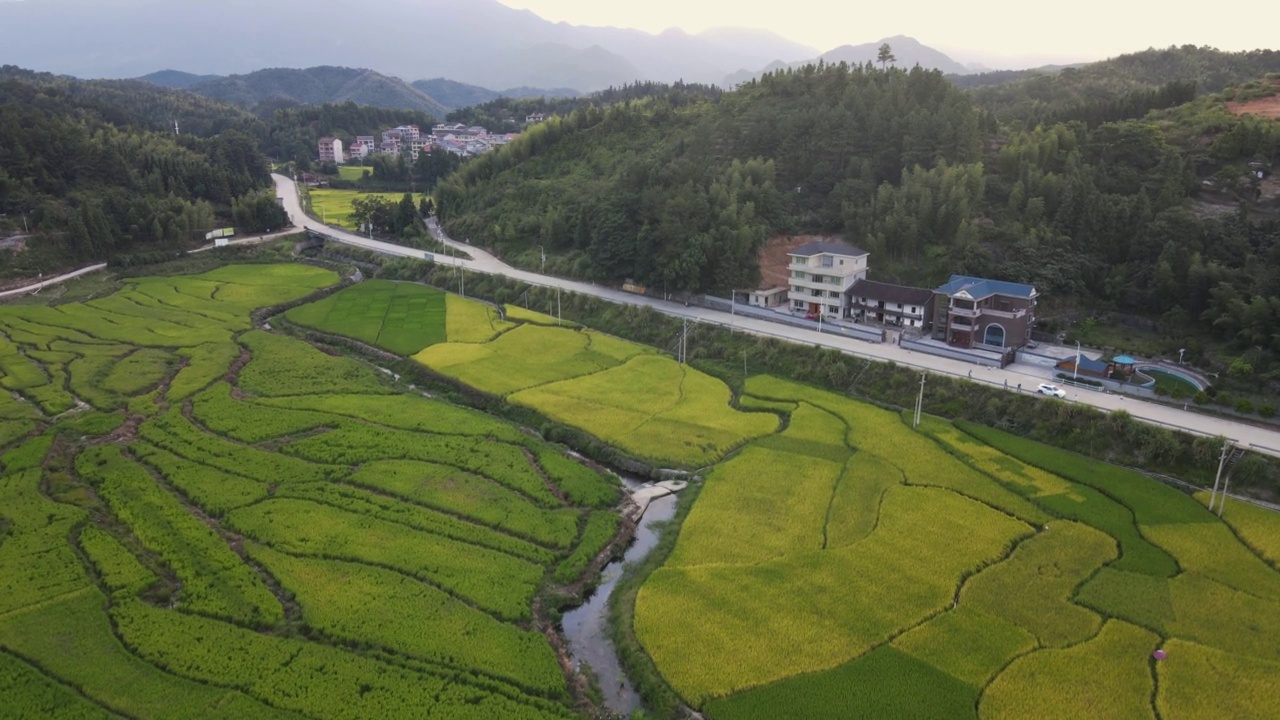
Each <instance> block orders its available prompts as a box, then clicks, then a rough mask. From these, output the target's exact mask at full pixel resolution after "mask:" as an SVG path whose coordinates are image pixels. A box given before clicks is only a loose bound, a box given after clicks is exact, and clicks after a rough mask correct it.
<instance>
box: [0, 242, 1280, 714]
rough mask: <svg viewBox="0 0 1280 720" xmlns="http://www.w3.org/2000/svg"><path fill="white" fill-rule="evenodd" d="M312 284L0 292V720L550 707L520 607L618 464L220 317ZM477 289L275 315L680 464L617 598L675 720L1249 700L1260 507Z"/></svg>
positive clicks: (1211, 704) (258, 276) (1190, 710)
mask: <svg viewBox="0 0 1280 720" xmlns="http://www.w3.org/2000/svg"><path fill="white" fill-rule="evenodd" d="M336 281H337V278H336V276H335V275H334V274H332V273H329V272H327V271H323V270H317V269H315V268H311V267H304V266H293V265H277V266H263V265H254V266H247V267H243V266H242V267H237V266H228V267H224V268H220V269H219V270H216V271H213V272H209V273H205V274H203V275H195V276H184V277H168V278H141V279H136V280H131V281H129V283H128V285H127V287H126V289H124V290H123V291H121V292H119V293H117V294H115V295H112V296H110V297H105V298H100V299H96V300H93V301H90V302H85V303H69V304H64V305H60V306H56V307H44V306H23V307H17V306H14V307H3V306H0V388H3V392H0V697H3V698H4V702H3V704H2V705H3V707H0V715H14V716H17V717H60V718H61V717H68V718H69V717H121V716H123V717H136V718H171V717H172V718H192V717H200V718H205V717H209V718H222V717H225V718H237V719H239V718H258V717H289V718H366V717H388V718H391V717H424V716H425V717H441V718H449V719H451V720H452V719H453V718H461V719H462V720H468V719H470V718H476V719H480V718H515V719H516V720H520V719H522V718H573V717H581V715H580V709H579V708H578V707H576V706H575V705H574V704H573V694H571V692H570V686H569V685H568V683H569V682H570V680H571V679H573V681H575V682H576V677H575V675H574V673H573V670H572V668H569V667H566V666H565V663H563V662H562V660H561V658H560V656H559V655H558V653H557V652H556V650H555V648H554V647H553V645H552V643H551V639H550V638H549V636H548V634H546V632H545V630H546V627H547V625H548V624H549V622H550V620H549V618H548V617H547V615H546V614H544V613H542V611H541V610H540V609H539V608H540V605H539V599H540V598H541V599H543V601H545V599H546V598H547V597H549V593H553V592H554V591H555V589H556V588H558V587H559V586H562V585H565V584H569V583H573V582H575V581H577V580H578V579H580V578H581V577H582V575H583V573H584V572H585V571H586V569H587V567H588V566H589V564H590V562H591V560H592V559H593V558H595V557H597V556H598V554H599V553H600V551H601V550H602V549H603V548H605V547H606V546H607V545H608V544H609V543H610V541H611V540H612V539H613V538H614V537H615V535H616V533H617V531H618V528H619V525H620V520H619V517H618V515H617V513H616V510H615V509H614V508H615V506H616V503H617V501H618V497H619V495H618V489H617V488H616V487H615V486H613V484H612V483H611V482H609V481H608V480H606V479H605V478H604V477H602V476H601V475H600V474H598V473H596V472H595V471H594V470H592V469H590V468H588V467H587V466H585V465H582V464H580V463H578V462H576V461H575V460H574V459H572V458H570V457H568V456H566V455H565V454H562V452H561V450H560V449H558V448H557V447H555V446H552V445H549V444H547V443H545V442H542V441H541V440H539V439H537V438H536V437H533V436H530V435H528V434H527V433H525V432H523V431H521V430H520V429H519V428H516V427H514V426H511V425H508V424H506V423H503V422H500V421H497V420H495V419H493V418H492V417H489V416H487V415H484V414H482V413H479V412H476V411H474V410H470V409H466V408H461V407H457V406H453V405H449V404H446V403H443V402H439V401H436V400H432V399H428V398H425V397H423V396H422V395H420V394H412V393H407V392H404V391H403V390H401V389H400V388H399V387H397V386H395V385H394V384H391V383H390V382H389V381H388V379H387V377H386V376H385V375H383V374H382V373H378V372H376V371H374V370H373V369H371V368H370V367H369V366H367V365H366V364H363V363H361V362H358V361H356V360H354V359H351V358H347V357H342V356H336V355H331V354H327V353H325V352H321V351H320V350H318V349H317V348H316V347H314V346H312V345H309V344H307V343H304V342H302V341H300V340H297V339H294V338H292V337H289V336H287V335H282V334H279V333H273V332H268V331H265V330H262V329H254V328H252V327H251V326H250V322H249V312H250V311H251V310H253V309H254V308H257V307H261V306H266V305H275V304H279V303H285V302H290V301H294V300H297V299H299V298H302V297H305V296H307V295H309V294H311V293H313V292H315V291H316V290H319V289H322V288H325V287H328V286H330V285H332V284H333V283H335V282H336ZM504 310H506V311H505V312H500V311H499V310H498V309H497V308H494V307H491V306H488V305H485V304H483V303H478V302H474V301H469V300H463V299H462V298H457V297H455V296H447V295H445V294H443V293H440V292H438V291H435V290H432V289H429V288H425V287H422V286H417V285H411V284H405V283H383V282H378V281H371V282H366V283H361V284H359V285H356V286H354V287H351V288H347V289H344V290H343V291H341V292H338V293H335V294H332V295H329V296H327V297H326V298H324V299H323V300H321V301H319V302H316V303H312V304H310V305H302V306H298V307H296V308H294V309H293V310H292V311H290V313H289V319H290V320H291V321H293V322H294V323H297V324H299V325H304V326H308V327H313V328H316V329H319V330H321V331H324V332H328V333H334V334H340V335H346V336H349V337H353V338H357V339H360V340H362V341H364V342H367V343H369V344H372V345H377V346H380V347H383V348H384V349H387V350H390V351H392V352H396V353H400V354H405V355H408V354H414V357H415V358H416V359H417V360H418V361H419V362H422V363H423V364H425V365H427V366H428V367H430V368H432V369H433V370H435V371H437V372H440V373H442V374H444V375H447V376H449V377H452V378H454V379H456V380H458V381H460V382H463V383H466V384H468V385H471V386H473V387H475V388H478V389H480V390H483V391H485V392H488V393H491V394H493V395H497V396H501V397H503V398H504V399H506V400H507V401H509V402H511V403H515V404H520V405H524V406H527V407H530V408H533V409H535V410H537V411H539V412H541V413H543V414H544V415H546V416H548V417H550V418H552V419H554V420H556V421H558V422H561V423H564V424H566V425H571V426H573V427H576V428H579V429H581V430H584V431H586V432H588V433H591V434H593V435H595V436H596V437H598V438H600V439H601V440H603V441H605V442H608V443H610V444H612V445H614V446H615V447H617V448H619V449H621V450H623V451H625V452H626V453H627V454H629V455H632V456H634V457H637V458H642V459H646V460H648V461H650V462H653V463H670V464H675V465H683V466H686V467H703V466H710V467H709V469H707V470H706V471H705V473H704V476H705V480H703V487H702V488H701V490H700V492H699V494H698V497H697V500H696V502H695V503H694V505H693V506H692V509H691V511H690V512H689V515H688V517H687V518H686V519H685V520H684V522H683V524H682V526H681V528H680V535H679V537H678V539H677V540H676V542H675V545H674V548H673V549H672V550H671V551H670V554H669V555H668V556H667V557H666V559H665V562H664V564H663V565H662V566H661V567H660V568H658V569H657V570H655V571H654V572H652V573H651V574H650V575H649V577H648V578H647V579H646V581H645V582H644V584H643V585H642V586H641V588H640V590H639V592H638V594H637V595H636V604H635V614H634V630H635V633H636V635H637V637H638V638H639V639H640V641H641V643H642V645H643V647H644V649H645V650H646V651H647V652H648V654H649V655H650V658H651V659H652V661H653V662H654V664H655V666H656V668H657V669H658V671H659V672H660V673H661V675H662V676H663V678H664V679H665V680H666V681H667V683H668V684H669V685H670V686H671V687H672V688H673V689H674V690H675V691H676V692H677V693H678V694H679V695H680V696H681V697H682V698H683V699H684V700H685V701H686V702H687V703H688V704H689V705H691V706H693V707H695V708H697V709H698V710H699V711H700V712H701V713H702V714H703V715H704V716H705V717H707V718H708V719H709V720H738V719H751V718H761V719H765V718H768V719H769V720H773V719H774V718H801V719H803V718H833V717H839V718H846V717H847V718H876V719H881V718H884V719H887V720H895V719H899V718H903V719H905V718H947V719H950V718H966V717H967V718H975V719H979V718H980V719H981V720H1003V719H1004V718H1024V717H1037V718H1042V717H1047V718H1157V717H1159V718H1165V719H1177V720H1211V719H1216V718H1220V717H1230V718H1233V719H1236V718H1240V719H1244V720H1249V719H1252V718H1258V719H1263V718H1266V719H1269V718H1272V717H1274V716H1275V708H1276V707H1280V643H1277V641H1276V639H1277V638H1280V514H1276V513H1271V512H1268V511H1265V510H1262V509H1259V508H1257V507H1254V506H1249V505H1243V504H1239V503H1235V502H1231V503H1228V506H1227V509H1226V513H1225V515H1224V518H1223V519H1221V520H1220V519H1218V518H1217V517H1216V516H1215V515H1212V514H1210V513H1209V512H1207V510H1206V509H1205V508H1204V506H1203V498H1202V497H1192V496H1189V495H1186V494H1183V493H1182V492H1180V491H1178V490H1175V489H1172V488H1170V487H1168V486H1165V485H1162V484H1159V483H1157V482H1155V481H1153V480H1151V479H1149V478H1147V477H1145V476H1143V475H1140V474H1138V473H1135V472H1132V471H1129V470H1125V469H1122V468H1117V467H1114V466H1109V465H1105V464H1101V463H1097V462H1094V461H1091V460H1086V459H1084V458H1081V457H1078V456H1075V455H1071V454H1069V453H1065V452H1062V451H1058V450H1055V449H1052V448H1048V447H1046V446H1043V445H1038V444H1036V443H1034V442H1030V441H1027V440H1025V439H1023V438H1020V437H1014V436H1010V435H1007V434H1004V433H1001V432H999V431H995V430H991V429H989V428H984V427H979V426H973V425H969V424H965V423H957V424H951V423H947V422H945V421H942V420H939V419H936V418H926V419H925V421H924V422H923V423H922V424H921V426H920V427H919V428H918V429H913V428H911V427H909V426H908V425H907V424H906V423H905V422H904V420H903V418H902V417H901V416H900V415H898V414H895V413H893V412H890V411H886V410H883V409H880V408H876V407H873V406H870V405H866V404H863V403H859V402H856V401H853V400H850V399H848V398H845V397H842V396H839V395H835V394H832V393H828V392H823V391H820V390H817V389H814V388H812V387H808V386H804V385H800V384H797V383H794V382H790V381H787V380H782V379H778V378H771V377H754V378H750V379H749V380H748V381H747V382H746V385H745V394H744V395H743V396H742V397H740V398H738V399H736V401H735V400H734V399H733V398H732V397H731V395H730V391H729V389H728V387H727V386H725V385H724V384H723V383H721V382H720V381H718V380H716V379H714V378H711V377H709V376H707V375H704V374H702V373H699V372H697V371H695V370H693V369H692V368H689V367H687V366H681V365H679V364H677V363H675V362H674V361H673V360H671V359H670V358H668V357H666V356H664V355H661V354H659V353H657V352H656V351H653V350H652V349H649V348H645V347H642V346H639V345H635V344H632V343H628V342H624V341H621V340H619V339H617V338H613V337H609V336H606V335H603V334H600V333H597V332H594V331H591V330H588V329H583V328H579V327H574V326H567V325H557V324H556V323H555V321H554V319H551V318H548V317H546V316H542V315H539V314H537V313H530V312H527V311H523V312H516V311H512V310H510V309H504ZM735 405H736V407H735ZM780 416H781V417H780ZM783 418H785V422H784V421H783ZM1157 649H1160V650H1162V651H1164V653H1165V658H1164V659H1163V660H1155V659H1154V658H1153V655H1152V654H1153V652H1154V651H1155V650H1157Z"/></svg>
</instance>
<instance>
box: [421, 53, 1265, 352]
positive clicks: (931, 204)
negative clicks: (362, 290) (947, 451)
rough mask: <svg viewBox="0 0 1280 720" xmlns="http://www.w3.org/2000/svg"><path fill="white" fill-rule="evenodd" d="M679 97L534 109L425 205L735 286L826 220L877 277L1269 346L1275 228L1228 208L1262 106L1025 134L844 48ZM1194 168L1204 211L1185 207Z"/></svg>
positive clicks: (515, 234) (522, 236) (648, 280)
mask: <svg viewBox="0 0 1280 720" xmlns="http://www.w3.org/2000/svg"><path fill="white" fill-rule="evenodd" d="M686 100H687V102H685V104H683V105H680V106H675V105H673V104H672V103H671V102H669V101H668V100H667V99H666V98H665V97H664V96H663V95H662V94H657V95H654V96H652V97H650V98H647V99H642V100H633V101H631V102H623V103H619V104H615V105H612V106H610V107H608V108H605V109H597V108H591V109H585V110H584V109H579V110H575V111H573V112H571V113H570V114H569V115H568V116H567V117H564V118H561V119H556V120H553V121H550V122H547V123H545V124H542V125H540V126H537V127H535V128H533V129H532V130H530V131H529V132H527V133H526V134H525V136H524V137H522V138H521V139H520V140H519V141H517V142H515V143H512V144H511V145H510V146H508V147H506V148H505V149H503V150H502V151H501V152H497V153H491V154H489V155H486V156H483V157H481V158H478V159H477V160H475V161H472V162H471V163H469V164H467V165H466V166H464V167H463V168H462V169H461V170H460V171H459V172H458V173H456V174H455V175H454V176H453V177H452V178H450V179H449V180H447V181H445V182H444V183H442V184H441V185H440V186H439V187H438V188H437V193H436V194H437V198H436V199H437V207H438V208H439V212H440V215H441V217H442V219H443V221H444V223H445V225H446V227H447V228H448V229H449V230H450V231H451V232H452V233H453V234H454V235H455V236H462V237H468V238H470V240H471V242H473V243H482V244H485V245H491V246H494V247H496V248H497V249H498V250H499V251H500V252H501V253H502V254H504V255H505V256H506V257H507V258H508V259H510V260H513V261H515V262H517V263H520V262H523V263H526V264H535V263H536V262H537V258H538V250H537V246H538V245H543V246H545V247H546V249H547V252H548V255H549V260H548V265H547V267H548V269H552V268H553V267H554V269H555V270H556V271H558V272H562V273H572V274H576V275H582V276H588V277H592V278H596V279H601V280H609V281H620V280H622V279H624V278H632V279H635V280H637V281H639V282H641V283H644V284H647V285H651V286H659V287H661V286H664V285H665V286H666V287H667V288H668V289H669V290H694V291H699V290H718V291H721V292H723V291H725V290H727V289H730V288H741V287H746V286H750V285H752V284H753V283H754V281H755V278H756V273H757V268H756V251H757V250H758V248H759V247H760V244H761V243H762V242H764V240H765V238H766V237H768V236H769V235H770V234H771V233H775V232H784V233H800V232H821V233H835V234H840V235H843V236H844V237H845V238H847V239H848V240H849V241H850V242H852V243H854V244H856V245H858V246H860V247H864V248H866V249H867V250H869V251H870V252H871V265H872V273H873V275H874V277H875V278H876V279H879V280H899V281H904V282H910V283H920V284H925V285H929V284H933V283H936V282H938V281H940V280H941V279H943V278H945V277H946V276H947V275H948V274H950V273H970V274H975V275H985V276H992V277H998V278H1004V279H1008V280H1015V281H1023V282H1031V283H1035V284H1036V285H1037V286H1038V287H1039V288H1040V289H1041V291H1042V292H1043V293H1044V294H1045V296H1046V297H1047V298H1052V299H1053V301H1054V302H1057V303H1059V304H1061V303H1064V301H1068V300H1071V299H1074V301H1076V302H1079V303H1081V304H1086V305H1087V306H1090V307H1094V308H1099V309H1107V308H1112V309H1116V308H1118V309H1123V310H1125V311H1127V312H1138V313H1143V314H1147V315H1149V316H1152V317H1157V318H1164V320H1165V321H1166V322H1167V323H1168V324H1169V327H1170V328H1171V329H1170V330H1169V332H1170V333H1173V332H1184V331H1190V330H1194V329H1196V328H1199V329H1200V330H1202V331H1203V332H1204V333H1208V332H1210V331H1211V330H1212V331H1214V332H1217V333H1219V334H1220V336H1221V337H1224V338H1227V339H1232V340H1235V341H1237V342H1246V341H1248V342H1250V343H1251V344H1253V345H1257V344H1266V345H1268V346H1270V347H1273V348H1274V349H1276V350H1280V311H1277V310H1275V308H1280V272H1277V271H1276V270H1275V268H1278V267H1280V229H1277V225H1276V223H1275V221H1274V220H1271V221H1266V222H1258V220H1260V219H1265V218H1267V217H1268V216H1267V215H1266V214H1265V213H1264V212H1263V211H1266V210H1267V207H1265V204H1264V206H1255V209H1254V210H1253V211H1252V212H1253V217H1252V218H1251V219H1252V220H1253V221H1254V222H1250V221H1249V219H1246V218H1245V216H1244V215H1242V214H1241V213H1240V212H1238V211H1237V210H1236V209H1235V208H1236V204H1237V202H1238V200H1239V199H1243V198H1247V197H1252V196H1253V192H1252V190H1253V188H1251V186H1250V184H1249V181H1247V180H1245V171H1246V170H1247V169H1249V168H1248V164H1249V163H1250V162H1254V161H1259V162H1262V163H1264V164H1275V165H1276V166H1278V167H1280V125H1277V124H1276V123H1274V122H1270V121H1261V120H1256V119H1250V118H1241V117H1238V116H1236V115H1233V114H1231V113H1229V112H1225V111H1221V106H1222V103H1221V102H1219V103H1218V104H1217V105H1218V109H1217V110H1214V111H1212V112H1211V113H1209V114H1210V115H1212V117H1209V115H1203V114H1200V113H1197V114H1198V115H1201V117H1200V119H1199V120H1196V122H1201V121H1203V123H1202V125H1201V127H1202V130H1203V133H1202V134H1199V135H1198V136H1197V137H1194V138H1191V137H1188V136H1186V133H1180V132H1179V128H1181V127H1185V123H1182V122H1178V121H1173V120H1169V119H1167V118H1164V119H1162V118H1159V117H1153V118H1150V119H1127V120H1121V121H1116V122H1106V123H1101V124H1098V125H1096V126H1092V127H1090V126H1087V125H1085V124H1084V123H1082V122H1071V123H1063V124H1056V125H1052V126H1049V127H1043V128H1035V129H1031V130H1025V129H1021V127H1020V126H1012V125H1006V126H1001V125H1000V124H999V123H998V120H997V118H996V117H995V116H994V115H993V114H991V113H989V112H987V111H985V110H983V109H981V108H980V107H979V106H978V105H977V104H976V103H975V102H974V100H973V99H972V97H971V96H970V95H968V94H967V93H965V92H963V91H960V90H958V89H956V88H955V87H953V86H952V85H951V84H949V83H948V82H947V81H946V80H945V79H944V78H943V76H942V75H941V74H939V73H937V72H928V71H923V70H920V69H914V70H911V71H903V70H896V69H892V68H890V69H889V70H888V71H882V70H880V69H877V68H872V67H867V66H864V67H853V68H850V67H848V66H844V65H835V66H823V67H813V66H809V67H807V68H804V69H801V70H797V71H783V72H779V73H773V74H769V75H766V76H764V77H763V78H761V79H760V80H759V81H758V82H754V83H749V84H747V85H745V86H743V87H742V89H740V90H738V91H735V92H731V93H725V94H723V95H718V96H714V97H709V98H686ZM1198 102H1205V101H1198ZM1203 107H1204V110H1205V112H1206V113H1208V112H1209V106H1207V105H1205V106H1203ZM1208 176H1214V177H1217V178H1219V179H1220V180H1222V181H1223V182H1224V183H1226V184H1227V185H1228V186H1230V187H1229V188H1228V189H1227V190H1225V191H1223V192H1215V193H1214V197H1213V198H1211V199H1212V200H1213V202H1215V203H1217V207H1218V210H1219V212H1221V210H1223V209H1225V211H1226V214H1225V215H1223V216H1221V217H1220V218H1219V219H1202V218H1201V217H1198V216H1197V215H1196V214H1193V213H1192V211H1191V206H1192V198H1193V196H1195V195H1196V194H1197V193H1199V191H1200V190H1201V188H1202V187H1203V186H1202V184H1201V178H1203V177H1208ZM1205 202H1206V201H1204V200H1203V199H1202V200H1201V201H1200V203H1201V204H1204V203H1205ZM1223 205H1225V208H1223V207H1222V206H1223ZM1197 207H1199V206H1197ZM1273 210H1274V209H1273ZM1202 214H1203V215H1207V213H1202ZM1258 297H1260V298H1263V300H1262V301H1261V302H1262V305H1261V306H1259V307H1261V308H1262V309H1261V310H1259V309H1258V308H1254V310H1253V311H1250V310H1249V308H1250V307H1252V305H1251V304H1252V303H1253V302H1254V298H1258ZM1268 308H1270V309H1268ZM1250 312H1252V314H1249V313H1250ZM1222 318H1227V319H1226V320H1223V319H1222ZM1245 325H1251V326H1252V330H1250V331H1248V332H1245V331H1244V330H1242V328H1243V326H1245Z"/></svg>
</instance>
